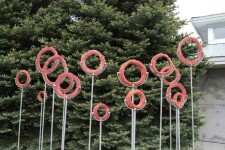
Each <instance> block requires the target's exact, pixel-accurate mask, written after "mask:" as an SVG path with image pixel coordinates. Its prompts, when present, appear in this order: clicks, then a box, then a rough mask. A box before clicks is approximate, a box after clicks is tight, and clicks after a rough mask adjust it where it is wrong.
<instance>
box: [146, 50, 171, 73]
mask: <svg viewBox="0 0 225 150" xmlns="http://www.w3.org/2000/svg"><path fill="white" fill-rule="evenodd" d="M160 57H165V58H166V59H167V60H168V61H169V64H170V68H168V69H167V70H165V71H158V70H157V69H156V66H155V64H156V61H157V59H159V58H160ZM149 66H150V69H151V70H152V72H153V73H154V74H155V75H157V76H159V77H165V76H169V75H170V74H171V73H172V72H173V71H174V68H175V67H174V64H173V62H172V60H171V59H170V57H169V56H168V55H167V54H163V53H159V54H157V55H155V56H154V57H153V58H152V60H151V63H150V65H149Z"/></svg>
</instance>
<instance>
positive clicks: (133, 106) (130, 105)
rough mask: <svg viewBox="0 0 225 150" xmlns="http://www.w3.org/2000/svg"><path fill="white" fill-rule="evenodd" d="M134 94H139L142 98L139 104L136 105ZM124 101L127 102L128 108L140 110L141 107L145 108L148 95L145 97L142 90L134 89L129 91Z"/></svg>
mask: <svg viewBox="0 0 225 150" xmlns="http://www.w3.org/2000/svg"><path fill="white" fill-rule="evenodd" d="M133 95H137V96H138V97H139V98H140V101H139V104H137V105H136V104H134V103H133V102H132V96H133ZM124 102H125V104H126V106H127V107H128V108H130V109H136V110H140V109H142V108H144V106H145V105H146V97H145V94H144V93H143V92H142V91H140V90H132V91H130V92H128V93H127V95H126V98H125V100H124Z"/></svg>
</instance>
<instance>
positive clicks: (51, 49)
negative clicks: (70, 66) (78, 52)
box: [35, 47, 59, 73]
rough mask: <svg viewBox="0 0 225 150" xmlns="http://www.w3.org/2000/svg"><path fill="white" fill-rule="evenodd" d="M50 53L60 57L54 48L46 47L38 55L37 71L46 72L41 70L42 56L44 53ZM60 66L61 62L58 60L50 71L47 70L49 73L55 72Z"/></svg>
mask: <svg viewBox="0 0 225 150" xmlns="http://www.w3.org/2000/svg"><path fill="white" fill-rule="evenodd" d="M48 51H50V52H52V53H53V54H54V55H58V53H57V51H56V50H55V49H54V48H53V47H45V48H43V49H41V51H40V52H39V53H38V55H37V58H36V63H35V64H36V68H37V70H38V71H39V72H40V73H43V72H44V69H43V68H41V64H40V61H41V56H42V55H43V54H44V53H46V52H48ZM58 64H59V61H58V60H57V61H54V64H53V66H52V67H51V68H50V69H48V70H47V73H51V72H53V71H54V70H55V69H56V68H57V66H58Z"/></svg>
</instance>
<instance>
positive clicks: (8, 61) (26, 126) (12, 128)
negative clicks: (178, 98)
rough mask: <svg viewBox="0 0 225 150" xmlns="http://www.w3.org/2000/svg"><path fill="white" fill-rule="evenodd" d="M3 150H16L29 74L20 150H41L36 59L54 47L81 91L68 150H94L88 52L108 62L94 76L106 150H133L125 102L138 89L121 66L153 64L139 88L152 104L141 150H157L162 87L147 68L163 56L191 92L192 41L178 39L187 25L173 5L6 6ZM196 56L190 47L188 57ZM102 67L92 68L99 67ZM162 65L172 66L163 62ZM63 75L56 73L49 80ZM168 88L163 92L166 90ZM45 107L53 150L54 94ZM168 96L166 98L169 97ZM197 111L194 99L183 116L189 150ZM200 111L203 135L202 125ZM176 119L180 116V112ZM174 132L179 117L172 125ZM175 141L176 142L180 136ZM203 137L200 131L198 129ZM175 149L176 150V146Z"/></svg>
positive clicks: (139, 1) (160, 1)
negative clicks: (23, 73) (22, 80)
mask: <svg viewBox="0 0 225 150" xmlns="http://www.w3.org/2000/svg"><path fill="white" fill-rule="evenodd" d="M0 4H1V6H3V7H1V8H0V14H1V15H0V60H1V61H0V113H1V115H0V122H1V123H0V149H15V147H16V144H17V132H18V118H19V104H20V91H19V89H18V88H17V87H16V85H15V83H14V78H15V75H16V73H17V72H18V71H19V70H21V69H27V70H29V72H30V74H31V78H32V82H31V85H30V86H28V87H27V88H25V89H24V91H25V93H24V103H23V113H22V128H21V147H23V148H22V149H37V147H38V134H39V117H40V104H39V102H38V101H37V98H36V95H37V93H38V91H39V90H43V88H44V82H43V79H42V76H41V74H40V73H39V72H37V71H36V68H35V59H36V55H37V54H38V52H39V51H40V49H42V48H43V47H44V46H46V45H47V46H53V47H55V48H56V50H57V51H58V53H59V54H60V55H62V56H63V57H64V58H65V60H66V61H67V63H68V66H69V71H70V72H72V73H74V74H75V75H78V76H79V78H80V80H81V82H82V91H81V93H80V94H79V95H78V96H77V97H76V98H75V99H72V100H70V101H69V102H68V117H67V129H66V146H65V147H66V149H68V150H70V149H71V150H74V149H87V146H88V131H89V130H88V128H89V100H90V91H91V89H90V88H91V76H90V75H88V74H86V73H84V72H83V71H82V69H81V67H80V66H79V61H80V57H81V55H82V54H83V53H84V52H86V51H87V50H89V49H97V50H99V51H100V52H101V53H102V54H103V55H104V56H105V58H106V60H107V68H106V69H105V71H104V72H103V73H102V74H101V75H99V76H96V77H95V86H94V105H96V104H97V103H99V102H103V103H105V104H107V105H108V106H109V108H110V111H111V116H110V118H109V119H108V120H107V121H105V122H104V123H103V139H102V142H103V143H102V149H112V150H116V149H118V150H125V149H130V129H131V119H130V118H131V111H130V110H129V109H128V108H127V107H126V106H125V105H124V102H123V100H124V97H125V95H126V94H127V92H128V91H130V90H131V89H130V88H129V87H125V86H124V85H122V84H121V83H120V82H119V80H118V79H117V72H118V70H119V67H120V65H121V64H122V63H124V62H125V61H127V60H129V59H137V60H140V61H141V62H142V63H144V64H145V65H146V68H147V69H148V71H149V78H148V80H147V81H146V82H145V83H144V84H143V85H142V86H140V87H138V89H141V90H142V91H143V92H144V93H145V95H146V97H147V105H146V106H145V108H144V109H143V110H140V111H138V112H137V131H136V133H137V134H136V136H137V137H136V147H137V149H158V143H159V104H160V103H159V102H160V101H159V99H160V81H159V78H158V77H156V76H155V75H153V74H152V73H151V71H150V70H149V67H148V64H149V62H150V60H151V58H152V57H153V56H154V55H155V54H157V53H161V52H162V53H166V54H168V55H169V56H170V57H171V58H172V59H173V62H174V64H175V65H176V67H178V68H179V69H180V70H181V73H182V79H181V81H180V82H181V83H182V84H183V85H184V86H185V87H186V89H187V91H188V93H190V78H189V68H188V67H187V66H185V65H183V64H182V63H181V62H180V61H179V59H178V58H177V56H176V47H177V45H178V42H179V41H180V40H181V39H182V38H183V37H184V36H186V35H178V29H179V28H180V27H181V26H182V25H183V21H180V20H179V19H178V18H177V16H176V13H174V8H175V5H174V1H172V0H171V1H167V0H157V1H156V0H148V1H147V0H136V1H132V2H131V1H127V0H115V1H114V0H108V1H106V0H96V1H90V0H84V1H80V0H77V1H76V0H64V1H60V0H58V1H57V0H56V1H42V0H38V1H36V0H35V1H34V0H32V1H29V2H28V1H22V0H10V1H6V0H0ZM195 51H196V49H195V47H194V46H193V45H188V44H186V45H184V46H183V52H184V55H188V56H189V55H190V54H191V53H194V52H195ZM98 62H99V61H98V60H97V59H94V60H91V61H89V60H88V62H87V64H89V65H91V66H92V67H96V66H98ZM160 62H161V66H162V65H165V64H166V63H165V62H164V61H160ZM206 66H207V63H206V60H204V61H203V62H202V63H201V64H200V65H198V66H197V67H196V68H193V71H194V74H193V75H194V83H195V85H196V86H195V88H194V91H195V95H194V100H197V99H199V97H200V96H201V94H200V93H199V92H198V90H197V82H198V80H199V77H200V76H201V75H202V74H204V73H205V68H206ZM51 76H52V77H53V76H56V74H50V77H51ZM126 76H127V77H128V79H130V80H138V78H139V76H140V73H139V72H138V71H137V70H136V68H135V67H129V68H128V69H127V73H126ZM166 88H167V87H166V86H164V91H165V90H166ZM47 93H48V95H49V99H48V100H47V102H46V116H45V118H46V121H45V137H44V148H45V149H48V148H49V139H50V122H51V94H52V89H51V88H50V87H48V88H47ZM164 93H165V92H164ZM163 105H164V107H163V132H162V133H163V141H162V144H163V149H168V147H169V119H168V116H169V113H168V111H169V109H168V108H169V107H168V106H169V105H168V104H167V102H166V101H165V100H164V102H163ZM190 108H191V106H190V99H188V101H187V103H186V104H185V106H184V108H183V109H182V110H181V138H182V140H181V141H182V144H181V145H182V148H188V147H189V146H190V145H191V111H190V110H191V109H190ZM197 110H198V108H197V107H196V108H195V111H196V113H195V118H196V119H195V122H196V128H199V127H200V126H201V125H202V122H201V121H200V117H199V116H197ZM173 116H175V113H174V111H173ZM54 120H55V122H54V139H53V140H54V141H53V146H54V149H59V148H60V142H61V124H62V100H61V99H59V98H57V99H56V103H55V117H54ZM173 125H175V117H174V118H173ZM98 130H99V123H98V122H97V121H93V132H92V148H93V149H98V134H99V131H98ZM173 133H174V135H173V137H174V138H173V140H174V141H173V142H174V143H175V130H174V132H173ZM196 134H197V130H196ZM174 145H175V144H174Z"/></svg>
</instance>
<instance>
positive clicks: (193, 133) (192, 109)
mask: <svg viewBox="0 0 225 150" xmlns="http://www.w3.org/2000/svg"><path fill="white" fill-rule="evenodd" d="M190 78H191V118H192V149H193V150H194V149H195V129H194V102H193V83H192V66H190Z"/></svg>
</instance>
